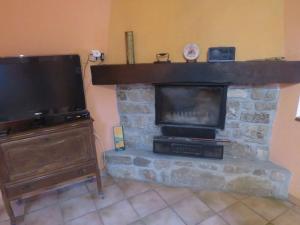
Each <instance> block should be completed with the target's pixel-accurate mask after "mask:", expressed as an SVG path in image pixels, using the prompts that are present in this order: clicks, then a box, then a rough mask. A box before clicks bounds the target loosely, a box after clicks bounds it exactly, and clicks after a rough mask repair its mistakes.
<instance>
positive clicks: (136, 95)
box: [127, 88, 155, 103]
mask: <svg viewBox="0 0 300 225" xmlns="http://www.w3.org/2000/svg"><path fill="white" fill-rule="evenodd" d="M154 96H155V92H154V89H152V88H151V89H150V88H145V89H139V90H135V91H129V92H127V97H128V99H129V100H130V101H133V102H148V103H154Z"/></svg>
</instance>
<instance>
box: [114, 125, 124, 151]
mask: <svg viewBox="0 0 300 225" xmlns="http://www.w3.org/2000/svg"><path fill="white" fill-rule="evenodd" d="M113 130H114V141H115V150H116V151H124V150H125V142H124V133H123V127H122V126H115V127H114V128H113Z"/></svg>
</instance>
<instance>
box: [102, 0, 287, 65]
mask: <svg viewBox="0 0 300 225" xmlns="http://www.w3.org/2000/svg"><path fill="white" fill-rule="evenodd" d="M111 8H112V11H111V23H110V32H109V40H110V41H109V54H108V57H109V62H112V63H125V62H126V61H125V41H124V32H125V31H127V30H132V31H134V37H135V50H136V51H135V52H136V62H137V63H142V62H153V61H154V60H155V54H156V53H158V52H169V53H170V55H171V60H172V61H174V62H176V61H177V62H178V61H184V59H183V57H182V50H183V47H184V46H185V45H186V44H187V43H189V42H195V43H197V44H198V45H199V46H200V48H201V57H200V58H201V61H206V52H207V48H208V47H209V46H228V45H229V46H231V45H233V46H236V47H237V59H238V60H248V59H262V58H268V57H280V56H283V54H284V53H283V42H284V40H283V38H284V32H283V0H251V1H247V0H230V1H228V0H128V1H126V0H112V7H111Z"/></svg>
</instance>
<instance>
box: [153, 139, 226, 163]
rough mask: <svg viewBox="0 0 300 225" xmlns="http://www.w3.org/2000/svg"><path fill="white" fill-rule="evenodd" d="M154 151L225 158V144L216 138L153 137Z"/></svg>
mask: <svg viewBox="0 0 300 225" xmlns="http://www.w3.org/2000/svg"><path fill="white" fill-rule="evenodd" d="M153 152H154V153H160V154H168V155H181V156H193V157H200V158H211V159H223V152H224V146H223V145H220V144H218V142H217V141H215V140H199V139H191V138H174V137H166V136H157V137H154V139H153Z"/></svg>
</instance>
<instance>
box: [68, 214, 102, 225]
mask: <svg viewBox="0 0 300 225" xmlns="http://www.w3.org/2000/svg"><path fill="white" fill-rule="evenodd" d="M65 225H103V224H102V222H101V220H100V217H99V215H98V213H97V212H96V211H95V212H92V213H89V214H87V215H84V216H82V217H79V218H77V219H75V220H71V221H69V222H67V223H66V224H65Z"/></svg>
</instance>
